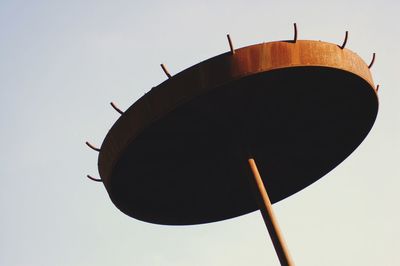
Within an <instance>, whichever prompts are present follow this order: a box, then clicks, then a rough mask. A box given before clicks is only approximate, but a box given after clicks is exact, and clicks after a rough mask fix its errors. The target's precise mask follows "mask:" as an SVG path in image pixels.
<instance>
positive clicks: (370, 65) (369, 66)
mask: <svg viewBox="0 0 400 266" xmlns="http://www.w3.org/2000/svg"><path fill="white" fill-rule="evenodd" d="M374 63H375V53H373V54H372V60H371V63H369V65H368V68H371V67H372V66H373V65H374Z"/></svg>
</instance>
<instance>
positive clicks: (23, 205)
mask: <svg viewBox="0 0 400 266" xmlns="http://www.w3.org/2000/svg"><path fill="white" fill-rule="evenodd" d="M399 13H400V2H399V1H394V0H381V1H368V0H363V1H343V0H338V1H329V2H328V1H326V2H324V1H317V0H313V1H311V0H306V1H292V2H290V1H285V0H281V1H265V0H264V1H173V0H171V1H82V0H79V1H77V0H71V1H42V0H38V1H19V0H13V1H8V0H2V1H0V99H1V104H0V132H1V133H0V134H1V137H0V147H1V151H0V165H1V167H0V181H1V185H0V265H7V266H16V265H30V266H36V265H38V266H47V265H78V266H79V265H82V266H83V265H139V266H142V265H143V266H152V265H155V266H157V265H163V266H170V265H174V266H187V265H212V266H214V265H215V266H216V265H218V266H224V265H226V266H228V265H229V266H230V265H255V266H257V265H279V263H278V260H277V257H276V255H275V253H274V249H273V247H272V244H271V242H270V240H269V238H268V233H267V231H266V229H265V226H264V224H263V221H262V218H261V216H260V214H259V213H258V212H255V213H252V214H249V215H245V216H242V217H239V218H236V219H231V220H228V221H224V222H218V223H213V224H207V225H201V226H186V227H171V226H159V225H153V224H148V223H143V222H139V221H137V220H135V219H133V218H130V217H128V216H126V215H124V214H122V213H121V212H120V211H119V210H118V209H117V208H115V207H114V206H113V204H112V203H111V201H110V199H109V198H108V194H107V193H106V191H105V189H104V186H103V185H102V184H100V183H95V182H92V181H90V180H88V179H87V178H86V177H85V175H86V174H88V173H89V174H91V175H94V176H98V172H97V153H96V152H93V151H92V150H90V149H88V148H87V147H86V146H85V144H84V142H85V141H86V140H90V141H91V142H92V143H94V144H96V145H97V146H100V145H101V143H102V141H103V138H104V136H105V135H106V133H107V131H108V129H109V128H110V127H111V125H112V124H113V123H114V122H115V120H116V119H117V118H118V116H119V115H118V113H116V112H115V111H114V110H112V108H111V107H110V106H109V102H110V101H115V102H117V103H118V105H119V107H120V108H121V109H126V108H128V107H129V106H130V105H131V104H132V103H133V102H134V101H136V100H137V99H138V98H139V97H141V96H142V95H143V94H144V93H145V92H146V91H148V90H149V89H150V88H151V87H153V86H155V85H157V84H159V83H160V82H162V81H163V80H165V78H166V77H165V75H164V73H163V72H162V70H161V68H160V66H159V65H160V63H166V64H167V66H168V68H169V70H170V72H171V73H177V72H179V71H181V70H183V69H185V68H187V67H189V66H191V65H193V64H195V63H197V62H199V61H201V60H204V59H207V58H209V57H212V56H214V55H217V54H220V53H223V52H226V51H227V50H228V49H229V46H228V43H227V40H226V34H227V33H230V34H231V36H232V39H233V42H234V45H235V47H242V46H246V45H250V44H254V43H259V42H264V41H265V42H267V41H273V40H282V39H290V38H292V36H293V26H292V23H293V22H297V25H298V29H299V39H315V40H324V41H328V42H332V43H338V44H341V43H342V41H343V38H344V33H345V31H346V30H348V31H349V40H348V43H347V46H346V47H347V48H349V49H351V50H353V51H355V52H357V53H358V54H359V55H360V56H361V57H362V58H364V60H365V61H367V62H369V61H370V60H371V56H372V53H373V52H376V53H377V58H376V62H375V65H374V66H373V68H372V73H373V76H374V80H375V82H376V83H377V84H380V85H381V87H380V91H379V95H380V110H379V114H378V118H377V121H376V123H375V125H374V127H373V129H372V131H371V133H370V134H369V136H368V137H367V138H366V140H365V141H364V142H363V143H362V145H361V146H360V147H359V148H358V149H357V150H356V151H355V152H354V153H353V154H352V155H351V156H350V157H349V158H348V159H346V160H345V161H344V162H343V163H342V164H341V165H340V166H339V167H337V168H336V169H334V170H333V171H332V172H331V173H329V174H328V175H326V176H325V177H323V178H322V179H321V180H319V181H318V182H316V183H315V184H313V185H312V186H310V187H308V188H307V189H305V190H303V191H301V192H300V193H297V194H296V195H294V196H292V197H290V198H288V199H286V200H284V201H282V202H280V203H278V204H275V205H274V208H275V211H276V214H277V217H278V220H279V222H280V225H281V228H282V230H283V232H284V235H285V238H286V240H287V243H288V246H289V249H290V251H291V253H292V255H293V258H294V261H295V262H296V264H297V265H307V266H310V265H311V266H313V265H315V266H321V265H327V266H331V265H332V266H335V265H341V266H345V265H352V266H354V265H364V266H376V265H389V266H391V265H400V255H399V254H400V253H399V250H400V228H399V224H400V208H399V206H398V205H399V203H400V191H399V190H400V170H399V163H400V161H399V158H400V142H399V135H400V134H399V133H400V111H399V110H400V109H399V108H400V107H399V102H400V86H399V85H400V82H399V80H398V78H399V64H398V62H400V52H399V49H398V47H399V43H400V27H399V26H398V18H399Z"/></svg>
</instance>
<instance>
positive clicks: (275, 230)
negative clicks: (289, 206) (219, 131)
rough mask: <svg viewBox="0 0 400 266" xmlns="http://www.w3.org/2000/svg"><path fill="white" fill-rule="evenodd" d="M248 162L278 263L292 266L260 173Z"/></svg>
mask: <svg viewBox="0 0 400 266" xmlns="http://www.w3.org/2000/svg"><path fill="white" fill-rule="evenodd" d="M248 161H249V165H250V168H251V171H252V172H253V175H254V179H255V181H256V185H257V188H258V191H259V192H260V194H259V196H261V198H260V201H259V202H260V204H259V205H260V206H259V207H260V211H261V214H262V216H263V219H264V223H265V225H266V226H267V229H268V232H269V235H270V237H271V240H272V244H273V245H274V248H275V251H276V254H277V255H278V258H279V261H280V263H281V265H283V266H294V262H293V260H292V258H291V257H290V254H289V249H288V248H287V246H286V243H285V240H284V239H283V235H282V233H281V231H280V229H279V226H278V222H277V220H276V218H275V215H274V212H273V210H272V205H271V201H270V200H269V197H268V194H267V190H266V189H265V187H264V183H263V181H262V179H261V176H260V173H259V172H258V169H257V165H256V163H255V161H254V159H252V158H250V159H248Z"/></svg>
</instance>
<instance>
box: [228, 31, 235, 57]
mask: <svg viewBox="0 0 400 266" xmlns="http://www.w3.org/2000/svg"><path fill="white" fill-rule="evenodd" d="M226 37H227V38H228V42H229V48H230V49H231V54H232V55H234V54H235V49H234V48H233V44H232V40H231V36H229V34H227V35H226Z"/></svg>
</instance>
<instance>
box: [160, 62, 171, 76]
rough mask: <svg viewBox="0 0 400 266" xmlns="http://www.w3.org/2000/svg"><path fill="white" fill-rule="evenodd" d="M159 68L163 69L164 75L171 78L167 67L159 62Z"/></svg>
mask: <svg viewBox="0 0 400 266" xmlns="http://www.w3.org/2000/svg"><path fill="white" fill-rule="evenodd" d="M161 68H162V70H163V71H164V73H165V75H167V77H168V78H171V74H170V73H169V72H168V69H167V67H166V66H165V65H164V64H161Z"/></svg>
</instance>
